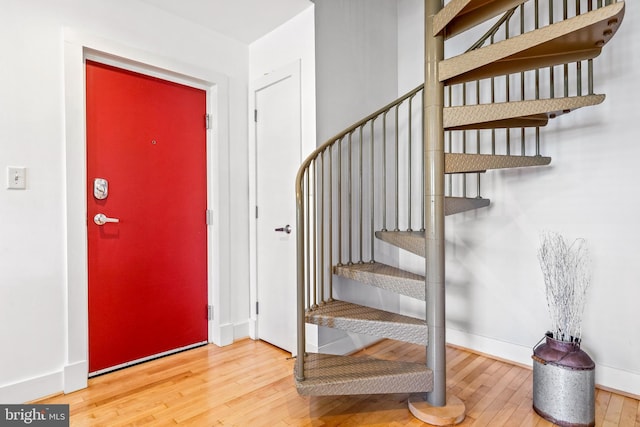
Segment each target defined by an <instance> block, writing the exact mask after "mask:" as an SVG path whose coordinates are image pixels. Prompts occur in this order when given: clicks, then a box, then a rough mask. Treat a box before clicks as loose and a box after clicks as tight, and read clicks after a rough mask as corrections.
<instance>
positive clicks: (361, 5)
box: [315, 0, 398, 354]
mask: <svg viewBox="0 0 640 427" xmlns="http://www.w3.org/2000/svg"><path fill="white" fill-rule="evenodd" d="M315 3H316V20H315V22H316V103H317V107H316V108H317V122H316V126H317V140H318V144H322V143H324V142H325V141H326V140H327V139H329V138H330V137H332V136H334V135H336V134H338V133H339V132H341V131H343V130H344V129H346V128H347V127H348V126H350V125H352V124H353V123H355V122H356V121H358V120H360V119H362V118H363V117H365V116H367V115H368V114H370V113H372V112H374V111H375V110H377V109H379V108H381V107H383V106H384V105H386V104H388V103H389V102H391V101H393V100H394V99H395V98H396V97H397V96H396V95H397V53H396V50H397V43H398V42H397V35H398V28H397V6H396V3H395V2H393V1H388V0H317V1H316V2H315ZM365 203H366V201H365ZM333 283H334V291H335V296H336V297H337V298H343V299H345V300H347V301H351V302H354V303H362V304H364V305H368V306H372V307H378V308H384V309H387V310H391V311H393V310H394V309H396V310H397V308H398V297H397V295H393V294H391V293H389V292H386V291H383V290H380V289H375V288H373V287H367V288H368V289H367V290H366V292H363V291H362V286H364V285H362V284H360V283H356V282H352V281H350V280H347V279H341V278H337V277H334V282H333ZM372 340H375V338H372V337H369V336H358V335H356V334H350V333H349V334H347V333H344V332H342V331H337V330H331V329H327V328H320V330H319V333H318V346H319V347H321V348H320V349H319V351H322V352H325V353H337V354H339V353H344V352H349V351H353V350H355V349H357V348H359V347H362V346H364V345H367V344H368V343H370V342H372Z"/></svg>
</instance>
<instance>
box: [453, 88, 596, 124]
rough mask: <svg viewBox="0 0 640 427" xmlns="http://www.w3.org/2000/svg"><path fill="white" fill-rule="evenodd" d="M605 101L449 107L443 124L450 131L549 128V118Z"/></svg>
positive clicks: (556, 100) (593, 98)
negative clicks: (547, 125) (547, 126)
mask: <svg viewBox="0 0 640 427" xmlns="http://www.w3.org/2000/svg"><path fill="white" fill-rule="evenodd" d="M604 99H605V95H585V96H570V97H563V98H551V99H532V100H524V101H512V102H499V103H493V104H478V105H461V106H456V107H446V108H445V109H444V110H443V122H444V127H445V129H447V130H464V129H498V128H513V127H535V126H546V124H547V122H548V121H549V118H554V117H557V116H559V115H561V114H566V113H568V112H570V111H573V110H577V109H578V108H582V107H589V106H593V105H597V104H600V103H602V102H603V101H604Z"/></svg>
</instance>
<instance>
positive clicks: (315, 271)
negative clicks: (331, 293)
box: [309, 160, 322, 307]
mask: <svg viewBox="0 0 640 427" xmlns="http://www.w3.org/2000/svg"><path fill="white" fill-rule="evenodd" d="M311 171H312V172H313V173H312V174H311V179H312V184H311V188H313V211H312V212H311V221H312V223H311V229H312V230H313V232H314V234H313V244H312V245H311V249H312V254H311V261H312V265H313V275H312V277H313V306H314V307H317V306H318V263H317V262H316V259H317V256H316V252H317V251H316V248H317V244H318V238H317V236H318V224H317V221H316V217H317V214H318V211H317V209H318V205H317V194H318V193H317V187H316V171H317V160H314V161H313V164H312V169H311ZM309 240H311V239H309ZM321 301H322V300H321Z"/></svg>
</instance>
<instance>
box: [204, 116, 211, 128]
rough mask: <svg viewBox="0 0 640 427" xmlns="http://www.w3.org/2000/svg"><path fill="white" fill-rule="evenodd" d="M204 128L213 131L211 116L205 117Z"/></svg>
mask: <svg viewBox="0 0 640 427" xmlns="http://www.w3.org/2000/svg"><path fill="white" fill-rule="evenodd" d="M204 127H205V129H211V114H205V115H204Z"/></svg>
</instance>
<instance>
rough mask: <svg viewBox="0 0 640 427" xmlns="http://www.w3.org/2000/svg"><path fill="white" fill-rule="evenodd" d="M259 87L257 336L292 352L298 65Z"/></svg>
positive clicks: (299, 141)
mask: <svg viewBox="0 0 640 427" xmlns="http://www.w3.org/2000/svg"><path fill="white" fill-rule="evenodd" d="M263 83H264V84H262V85H261V86H260V87H258V89H257V90H256V91H255V92H254V96H255V106H256V126H255V132H256V135H255V141H256V174H255V177H256V206H257V209H256V214H257V219H256V249H257V250H256V282H257V303H258V305H257V336H258V338H260V339H261V340H264V341H267V342H269V343H271V344H273V345H276V346H278V347H280V348H282V349H285V350H287V351H289V352H291V353H294V352H295V347H296V346H295V338H296V318H295V315H296V298H295V295H296V238H295V218H296V217H295V188H294V184H295V176H296V172H297V170H298V167H299V165H300V162H301V159H300V152H301V131H300V130H301V129H300V108H301V107H300V68H299V64H298V63H296V64H294V65H292V66H289V67H286V68H285V69H282V70H279V71H276V72H273V73H271V74H269V75H268V76H266V77H265V78H264V80H263ZM277 230H279V231H277ZM289 230H290V233H289V232H288V231H289Z"/></svg>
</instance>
